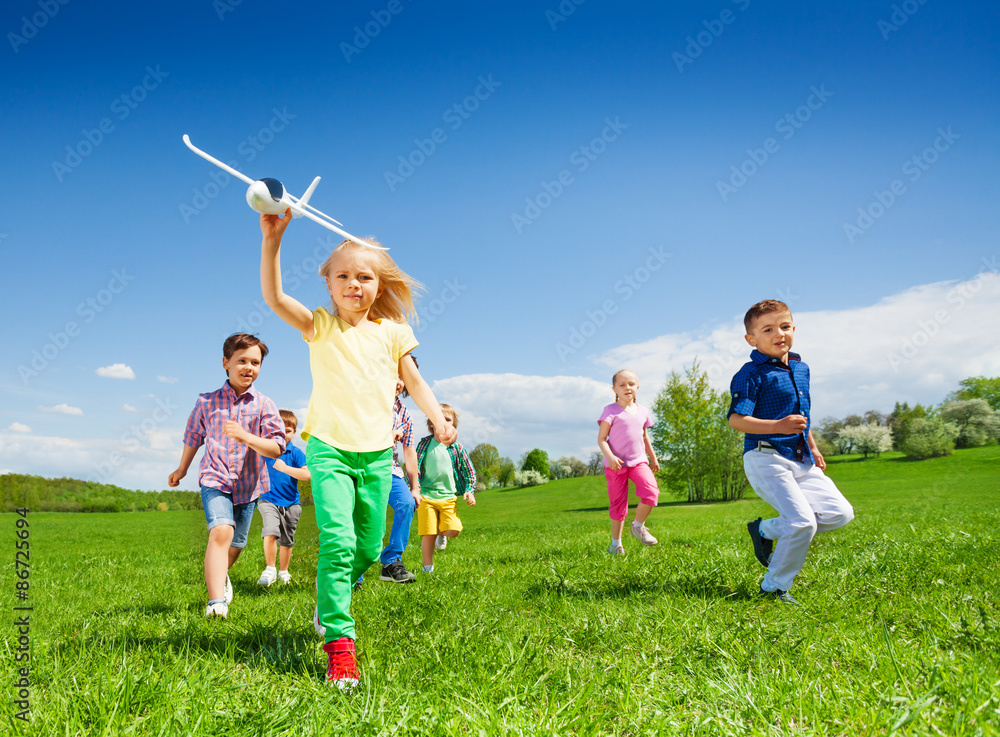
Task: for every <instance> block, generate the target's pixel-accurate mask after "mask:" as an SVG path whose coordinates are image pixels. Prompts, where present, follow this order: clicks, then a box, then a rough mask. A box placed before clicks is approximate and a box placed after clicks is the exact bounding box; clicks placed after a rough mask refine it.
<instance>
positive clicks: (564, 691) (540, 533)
mask: <svg viewBox="0 0 1000 737" xmlns="http://www.w3.org/2000/svg"><path fill="white" fill-rule="evenodd" d="M829 470H830V474H831V476H832V477H833V478H834V479H835V480H836V481H837V483H838V484H839V485H840V486H841V488H842V489H843V490H844V492H845V493H846V495H847V496H848V498H849V499H850V500H851V501H852V503H853V504H854V506H855V510H856V512H857V518H856V520H855V521H854V522H853V523H852V524H851V525H849V526H848V527H846V528H844V529H842V530H838V531H835V532H831V533H827V534H825V535H821V536H819V537H818V538H817V539H816V541H815V543H814V546H813V549H812V550H811V551H810V556H809V561H808V563H807V565H806V568H805V569H804V570H803V572H802V574H801V575H800V577H799V579H798V580H797V581H796V586H795V594H796V596H797V597H798V599H799V601H800V602H801V606H799V607H789V606H785V605H781V604H779V603H776V602H770V601H764V600H761V599H760V598H758V597H757V596H756V595H755V592H756V590H757V586H758V583H759V581H760V578H761V576H762V573H763V569H762V568H761V567H760V565H759V564H758V563H757V562H756V561H755V560H754V558H753V555H752V553H751V550H750V545H749V541H748V538H747V534H746V528H745V523H746V521H747V520H749V519H752V518H754V517H756V516H758V515H760V514H765V515H766V514H768V508H767V507H766V505H764V504H763V503H762V502H760V501H759V500H757V499H756V498H748V499H746V500H744V501H741V502H736V503H730V504H714V505H690V504H686V503H684V504H682V503H671V502H670V501H669V500H666V501H667V503H666V504H663V505H661V507H660V508H658V509H657V510H655V511H654V513H653V516H652V518H651V520H650V522H649V526H650V528H651V530H652V531H653V532H654V534H656V536H657V537H658V538H659V540H660V543H659V545H657V546H655V547H651V548H642V547H641V546H639V545H638V543H637V541H635V540H632V539H626V541H625V546H626V550H627V552H628V555H627V556H626V557H625V558H624V559H612V558H610V557H609V556H607V555H606V553H605V549H606V547H607V544H608V518H607V508H606V496H605V491H604V485H603V481H602V480H601V479H600V478H593V477H591V478H582V479H568V480H564V481H558V482H551V483H549V484H546V485H543V486H540V487H533V488H529V489H518V490H502V491H488V492H484V493H482V494H480V495H479V497H480V499H479V503H478V504H477V505H476V507H474V508H468V507H465V506H462V508H461V510H460V514H461V517H462V520H463V523H464V524H465V531H464V532H463V534H462V536H461V537H459V538H457V539H456V540H454V541H453V542H452V543H451V544H449V546H448V549H447V550H445V551H443V552H441V553H438V554H437V556H436V558H435V564H436V567H437V570H436V571H435V572H434V573H433V574H430V575H420V577H419V581H418V582H417V583H416V584H412V585H407V586H400V585H397V584H392V583H384V582H381V581H379V580H378V575H377V574H378V571H377V569H374V568H373V569H372V571H370V572H369V575H368V577H367V581H366V583H365V586H364V588H363V589H362V591H361V592H360V593H358V594H357V595H356V596H355V601H354V604H353V609H352V611H353V614H354V616H355V618H356V619H357V620H358V636H359V639H358V649H359V653H360V658H361V667H362V676H363V684H362V686H361V687H360V688H359V689H358V690H357V691H355V692H354V693H350V694H342V693H340V692H339V691H337V690H335V689H329V688H327V687H325V686H324V685H323V683H322V676H323V671H324V666H325V660H324V659H323V656H322V653H321V652H320V644H321V643H320V640H319V638H317V637H316V635H315V633H314V632H313V631H312V627H311V624H310V621H311V614H312V608H313V602H314V589H313V582H312V576H313V575H314V572H315V566H316V550H317V548H316V529H315V518H314V516H313V514H312V511H311V508H307V509H305V510H303V519H302V523H301V527H300V532H299V536H298V540H299V542H298V543H297V545H296V548H295V553H294V557H293V560H292V566H291V571H292V575H293V576H294V577H295V583H293V584H292V585H291V586H287V587H281V588H279V587H277V586H274V587H272V588H271V589H268V590H264V589H260V588H258V587H257V586H256V585H255V581H256V579H257V577H258V575H259V574H260V571H261V568H262V565H263V560H262V553H261V550H260V543H259V535H260V522H259V518H258V519H257V520H255V523H254V526H253V528H252V530H251V536H250V545H249V546H248V548H247V550H246V551H245V552H244V554H243V557H242V558H241V559H240V561H239V562H238V563H237V565H236V566H235V567H234V568H233V571H232V574H233V575H232V578H233V583H234V586H235V589H236V598H235V599H234V601H233V604H232V608H231V614H230V619H229V620H227V621H224V622H219V621H215V622H210V621H206V620H205V619H204V618H203V613H204V605H205V594H204V583H203V579H202V570H201V568H202V559H203V556H204V545H205V537H206V536H205V532H204V518H203V516H202V515H201V513H200V512H183V511H179V512H173V511H171V512H165V513H162V514H156V515H113V514H91V515H87V516H86V518H85V519H86V524H81V523H80V521H81V519H84V518H81V517H80V516H78V515H63V514H52V513H34V512H32V513H31V514H30V515H29V520H30V530H31V538H30V541H31V553H32V555H31V564H32V568H31V590H30V599H29V603H30V604H31V605H33V606H34V611H33V612H32V620H31V621H32V630H31V647H32V651H31V652H32V658H33V660H32V671H31V683H32V686H31V689H32V696H31V698H32V712H33V716H34V719H35V722H34V725H33V727H32V732H33V733H35V734H55V733H59V734H63V733H65V734H78V733H80V734H126V733H127V734H136V735H146V734H149V735H153V734H171V735H172V734H185V735H187V734H197V735H215V734H223V733H228V734H279V733H281V734H285V733H287V734H303V735H326V734H350V735H368V734H371V735H382V734H384V735H390V734H394V735H410V734H427V735H494V734H530V735H575V734H579V735H596V734H602V735H603V734H614V735H640V734H667V735H673V734H683V735H834V734H837V735H888V734H902V735H941V734H944V735H949V736H957V735H996V734H1000V726H998V724H1000V711H998V710H1000V678H998V673H1000V601H998V586H997V581H998V580H1000V575H998V574H1000V541H998V535H997V533H996V531H997V529H1000V449H998V448H997V447H990V448H977V449H972V450H966V451H959V452H957V453H956V454H955V455H954V456H951V457H948V458H941V459H935V460H930V461H922V462H919V463H913V462H909V461H903V460H900V459H899V458H897V457H895V456H893V455H892V454H888V455H885V456H883V457H882V458H879V459H870V460H868V461H865V462H859V461H855V460H854V459H851V458H844V459H837V462H835V463H831V466H830V469H829ZM14 524H15V517H14V516H13V515H0V525H5V526H7V529H8V530H13V529H14ZM414 533H415V530H414ZM415 541H416V536H415V534H414V538H413V539H412V540H411V545H410V547H409V548H408V549H407V553H406V563H407V564H408V565H409V566H410V567H411V568H415V569H419V560H418V557H419V554H418V552H417V550H416V546H415V545H414V544H413V543H414V542H415ZM11 558H12V556H11ZM2 570H3V582H2V585H3V587H4V590H7V591H13V590H14V567H13V561H11V562H9V563H7V564H5V565H4V566H3V567H2ZM11 642H13V640H11ZM12 648H13V645H12V644H11V645H8V657H7V658H5V659H4V663H3V668H0V677H2V678H4V680H5V681H6V682H7V683H14V682H15V680H16V679H15V673H14V670H13V666H14V662H13V657H12V656H11V652H12V650H11V649H12ZM3 704H4V705H3V707H2V708H3V710H4V715H5V716H7V717H12V716H13V709H14V707H13V706H12V699H10V698H9V699H6V700H4V702H3Z"/></svg>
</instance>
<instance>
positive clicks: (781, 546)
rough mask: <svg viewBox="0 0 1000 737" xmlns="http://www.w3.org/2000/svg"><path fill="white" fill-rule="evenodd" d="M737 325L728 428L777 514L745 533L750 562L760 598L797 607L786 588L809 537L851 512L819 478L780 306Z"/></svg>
mask: <svg viewBox="0 0 1000 737" xmlns="http://www.w3.org/2000/svg"><path fill="white" fill-rule="evenodd" d="M743 326H744V327H745V328H746V331H747V334H746V336H745V337H746V341H747V343H749V344H750V345H751V346H752V347H753V348H754V350H753V351H752V352H751V353H750V361H749V362H748V363H745V364H744V365H743V367H742V368H741V369H740V370H739V371H737V372H736V375H735V376H734V377H733V381H732V383H731V385H730V393H731V394H732V403H731V405H730V407H729V426H730V427H732V428H733V429H734V430H737V431H738V432H742V433H746V435H745V436H744V441H743V470H744V471H746V474H747V479H749V481H750V485H751V486H752V487H753V490H754V491H755V492H757V496H759V497H760V498H761V499H763V500H764V501H765V502H767V503H768V504H770V505H771V506H772V507H774V509H775V510H776V511H777V512H778V516H777V517H772V518H771V519H766V520H762V519H761V518H760V517H758V518H757V519H755V520H753V521H752V522H749V523H747V529H748V530H749V532H750V540H751V542H752V543H753V550H754V556H755V557H756V558H757V560H758V561H759V562H760V564H761V565H762V566H764V567H765V568H767V573H766V574H765V576H764V580H763V581H762V582H761V584H760V593H761V594H763V595H765V596H769V597H771V598H774V599H777V600H778V601H782V602H785V603H786V604H798V602H797V601H796V600H795V597H793V596H792V595H791V594H790V593H788V590H789V589H790V588H791V587H792V581H794V580H795V576H796V575H798V572H799V571H801V570H802V566H803V565H805V562H806V554H807V553H808V552H809V545H810V544H811V543H812V539H813V537H814V536H815V535H816V533H817V532H828V531H830V530H836V529H837V528H838V527H843V526H844V525H846V524H847V523H848V522H850V521H851V520H852V519H854V509H853V508H852V507H851V505H850V503H848V501H847V499H845V498H844V495H843V494H841V493H840V490H839V489H838V488H837V486H836V485H835V484H834V483H833V481H831V480H830V479H829V478H828V477H827V476H826V474H824V473H823V469H825V468H826V461H825V460H824V459H823V454H822V453H820V452H819V448H818V447H817V446H816V441H815V440H814V439H813V435H812V430H811V429H810V418H809V411H810V405H811V399H810V396H809V367H808V366H806V364H805V363H803V362H802V359H801V358H799V354H797V353H792V352H791V350H792V339H793V337H794V336H795V323H794V322H793V321H792V312H791V310H789V309H788V305H786V304H785V303H784V302H779V301H778V300H775V299H765V300H764V301H762V302H758V303H757V304H755V305H753V306H752V307H751V308H750V309H749V310H747V313H746V315H745V316H744V318H743ZM775 543H777V544H775Z"/></svg>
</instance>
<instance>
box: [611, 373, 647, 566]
mask: <svg viewBox="0 0 1000 737" xmlns="http://www.w3.org/2000/svg"><path fill="white" fill-rule="evenodd" d="M611 387H612V389H614V392H615V400H616V401H615V402H613V403H612V404H609V405H608V406H607V407H605V408H604V411H603V412H602V413H601V417H600V419H599V420H598V421H597V425H598V427H599V430H598V431H597V445H598V447H600V449H601V453H603V454H604V477H605V479H606V480H607V482H608V498H609V500H610V507H609V513H610V515H611V545H610V546H609V547H608V552H609V553H610V554H611V555H625V547H624V546H623V545H622V529H623V528H624V527H625V518H626V517H628V482H629V480H631V481H632V483H633V484H635V493H636V496H638V497H639V505H638V506H637V507H636V509H635V521H634V522H632V528H631V532H632V537H634V538H635V539H636V540H638V541H639V542H641V543H642V544H643V545H656V538H655V537H653V536H652V535H651V534H650V533H649V530H647V529H646V524H645V523H646V519H647V518H648V517H649V513H650V512H652V511H653V507H655V506H656V502H657V501H658V500H659V498H660V488H659V487H658V486H657V484H656V477H655V476H654V475H653V474H654V473H656V472H657V471H659V470H660V463H659V461H657V460H656V452H655V451H654V450H653V445H652V443H650V442H649V435H648V434H647V433H646V429H647V428H649V427H652V426H653V420H652V418H650V416H649V410H647V409H646V408H645V407H643V406H641V405H639V404H637V403H636V401H635V397H636V392H638V391H639V377H638V376H636V374H635V372H634V371H630V370H629V369H621V370H620V371H616V372H615V375H614V376H612V377H611ZM647 459H648V460H647Z"/></svg>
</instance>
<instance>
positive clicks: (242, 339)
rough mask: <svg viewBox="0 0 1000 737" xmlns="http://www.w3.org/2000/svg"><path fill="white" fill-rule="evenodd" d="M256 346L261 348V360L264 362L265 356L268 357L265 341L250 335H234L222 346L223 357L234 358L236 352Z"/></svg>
mask: <svg viewBox="0 0 1000 737" xmlns="http://www.w3.org/2000/svg"><path fill="white" fill-rule="evenodd" d="M254 346H259V347H260V360H261V361H263V360H264V356H266V355H267V346H266V345H264V341H263V340H261V339H260V338H258V337H257V336H256V335H249V334H248V333H233V334H232V335H230V336H229V337H228V338H226V342H225V343H223V344H222V355H223V356H224V357H225V358H232V357H233V354H234V353H236V351H242V350H243V349H245V348H253V347H254Z"/></svg>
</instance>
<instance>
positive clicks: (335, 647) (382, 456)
mask: <svg viewBox="0 0 1000 737" xmlns="http://www.w3.org/2000/svg"><path fill="white" fill-rule="evenodd" d="M290 221H291V214H290V212H286V213H285V215H284V216H283V217H282V216H279V215H261V218H260V229H261V232H262V233H263V236H264V237H263V242H262V244H261V260H260V285H261V292H262V293H263V296H264V301H265V302H266V303H267V304H268V306H270V307H271V309H272V310H274V312H275V314H277V315H278V316H279V317H280V318H281V319H282V320H284V321H285V322H287V323H288V324H289V325H291V326H292V327H293V328H295V329H296V330H298V331H299V332H300V333H302V337H303V338H304V339H305V340H306V342H307V343H308V344H309V363H310V368H311V369H312V378H313V390H312V397H311V398H310V400H309V412H308V415H307V416H306V422H305V425H304V426H303V428H302V437H303V438H304V439H305V440H307V441H308V443H307V446H306V461H307V465H308V467H309V471H310V473H311V474H312V491H313V499H314V501H315V505H316V525H317V527H318V528H319V564H318V567H317V572H316V591H317V593H316V596H317V604H316V609H317V619H318V623H319V625H321V626H322V627H324V628H325V630H326V634H325V638H326V644H325V645H324V646H323V649H324V651H326V653H327V654H328V656H329V659H328V665H327V681H328V682H329V683H331V684H335V685H337V686H339V687H341V688H349V687H352V686H355V685H357V683H358V682H359V680H360V673H359V671H358V667H357V660H356V656H355V648H354V641H355V629H354V620H353V619H352V618H351V614H350V607H351V585H352V584H353V583H354V581H356V580H357V579H358V577H359V576H360V575H361V574H362V573H363V572H364V571H365V570H367V569H368V567H369V566H371V564H372V563H374V562H375V561H376V560H377V559H378V555H379V552H380V551H381V549H382V537H383V535H384V533H385V510H386V504H387V500H388V496H389V490H390V488H391V483H392V482H391V471H392V445H393V438H392V407H393V401H394V399H395V390H396V378H397V376H399V377H401V378H402V379H403V382H404V384H405V385H406V389H407V391H409V392H410V396H411V397H413V399H414V401H415V402H416V403H417V406H418V407H420V409H421V410H423V412H424V413H425V414H426V415H427V416H428V417H429V418H431V419H432V420H433V422H434V426H435V427H437V428H441V430H440V431H439V433H438V434H436V437H437V438H438V440H439V442H442V443H445V444H447V443H451V442H453V441H454V439H455V431H454V430H453V429H451V428H450V427H449V426H448V425H447V423H446V422H445V421H444V416H443V415H442V413H441V408H440V406H439V405H438V402H437V400H436V399H435V398H434V394H433V392H431V389H430V387H429V386H428V385H427V382H425V381H424V380H423V379H422V378H421V376H420V372H419V371H418V370H417V367H416V365H415V364H414V362H413V359H412V358H411V357H410V352H411V351H412V350H413V349H414V348H416V346H417V340H416V338H415V336H414V334H413V330H412V329H411V328H410V326H409V325H408V324H407V319H408V318H409V317H411V316H413V315H414V314H415V310H414V306H413V296H412V292H413V290H415V289H418V288H420V285H419V283H418V282H416V281H415V280H413V279H412V278H411V277H410V276H408V275H407V274H405V273H404V272H403V271H401V270H400V269H399V267H398V266H396V264H395V263H394V262H393V260H392V258H391V257H390V256H389V255H388V254H387V253H385V252H384V251H377V250H374V249H370V248H366V247H364V246H361V245H358V244H357V243H354V242H353V241H344V242H343V243H341V244H340V245H339V246H337V248H335V249H334V251H333V253H331V254H330V257H329V258H328V259H327V260H326V262H325V263H324V264H323V265H322V266H321V267H320V270H319V273H320V276H322V277H323V278H324V279H325V280H326V285H327V289H328V290H329V292H330V298H331V299H332V300H333V306H332V311H328V310H327V309H326V308H325V307H319V308H317V309H315V310H309V309H308V308H306V307H305V306H303V305H302V304H301V303H300V302H298V301H297V300H295V299H294V298H292V297H290V296H288V295H287V294H285V293H284V291H283V290H282V288H281V263H280V249H281V237H282V235H283V234H284V232H285V229H286V228H287V227H288V223H289V222H290Z"/></svg>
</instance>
